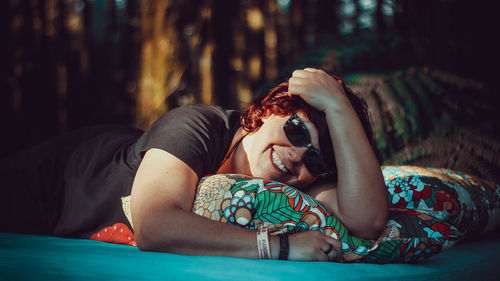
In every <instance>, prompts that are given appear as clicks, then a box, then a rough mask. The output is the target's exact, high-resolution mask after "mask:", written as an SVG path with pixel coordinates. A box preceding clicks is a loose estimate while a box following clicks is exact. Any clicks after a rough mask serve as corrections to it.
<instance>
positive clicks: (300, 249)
mask: <svg viewBox="0 0 500 281" xmlns="http://www.w3.org/2000/svg"><path fill="white" fill-rule="evenodd" d="M288 239H289V241H290V252H289V254H288V259H289V260H296V261H339V262H342V261H343V260H342V243H341V242H340V241H339V240H337V239H334V238H332V237H329V236H327V235H324V234H322V233H321V232H319V231H306V232H299V233H295V234H291V235H290V236H289V237H288Z"/></svg>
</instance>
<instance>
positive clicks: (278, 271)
mask: <svg viewBox="0 0 500 281" xmlns="http://www.w3.org/2000/svg"><path fill="white" fill-rule="evenodd" d="M499 252H500V238H491V237H490V238H488V239H482V240H476V241H466V242H462V243H460V244H458V245H457V246H455V247H454V248H452V249H450V250H448V251H445V252H443V253H441V254H438V255H436V256H433V257H431V258H429V259H426V260H423V261H421V262H419V263H414V264H386V265H376V264H338V263H328V262H292V261H274V260H272V261H262V260H249V259H240V258H228V257H209V256H183V255H175V254H168V253H154V252H142V251H140V250H139V249H137V248H135V247H132V246H126V245H117V244H109V243H104V242H98V241H91V240H80V239H63V238H57V237H50V236H37V235H20V234H5V233H0V280H2V281H8V280H44V281H46V280H51V281H52V280H87V281H88V280H247V281H250V280H301V281H304V280H426V281H428V280H500V277H499V274H500V258H499V257H498V253H499Z"/></svg>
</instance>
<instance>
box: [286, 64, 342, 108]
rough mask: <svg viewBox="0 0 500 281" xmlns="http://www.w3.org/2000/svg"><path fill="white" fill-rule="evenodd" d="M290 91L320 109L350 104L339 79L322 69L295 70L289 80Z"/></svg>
mask: <svg viewBox="0 0 500 281" xmlns="http://www.w3.org/2000/svg"><path fill="white" fill-rule="evenodd" d="M288 92H289V93H290V94H293V95H299V96H301V97H302V98H303V99H304V100H305V101H306V102H307V103H308V104H309V105H311V106H312V107H314V108H316V109H317V110H319V111H322V112H326V111H327V110H331V109H341V108H342V107H343V106H345V105H346V103H347V104H349V100H348V99H347V97H346V95H345V92H344V88H343V87H342V84H340V82H339V81H337V80H336V79H335V78H333V77H332V76H330V75H329V74H327V73H326V72H324V71H323V70H321V69H315V68H305V69H304V70H295V71H294V72H293V74H292V77H291V78H290V80H288Z"/></svg>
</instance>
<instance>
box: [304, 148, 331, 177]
mask: <svg viewBox="0 0 500 281" xmlns="http://www.w3.org/2000/svg"><path fill="white" fill-rule="evenodd" d="M302 161H304V165H306V168H307V170H308V171H309V173H311V175H313V176H315V177H319V176H325V175H327V174H328V166H327V165H326V163H325V160H324V159H323V157H322V156H321V154H319V152H318V151H317V150H312V149H309V150H308V151H307V152H306V154H305V155H304V158H303V160H302Z"/></svg>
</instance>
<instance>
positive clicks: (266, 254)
mask: <svg viewBox="0 0 500 281" xmlns="http://www.w3.org/2000/svg"><path fill="white" fill-rule="evenodd" d="M257 250H258V251H259V259H266V260H269V259H271V249H270V248H269V236H268V232H267V227H264V226H263V225H260V226H259V227H258V228H257Z"/></svg>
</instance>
